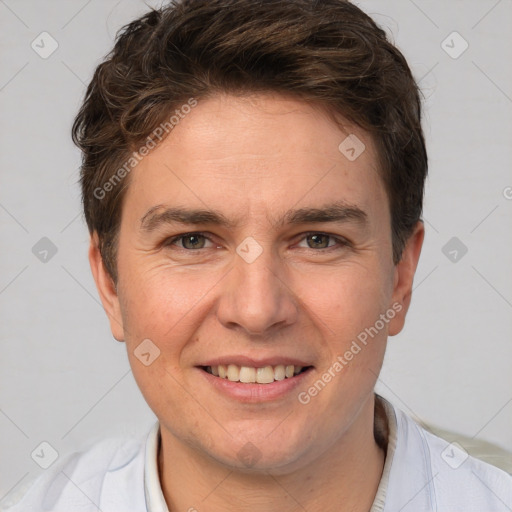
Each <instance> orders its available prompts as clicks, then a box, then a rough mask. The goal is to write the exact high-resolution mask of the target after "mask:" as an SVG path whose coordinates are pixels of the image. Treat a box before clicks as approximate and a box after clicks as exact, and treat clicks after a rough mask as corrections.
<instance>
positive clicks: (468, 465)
mask: <svg viewBox="0 0 512 512" xmlns="http://www.w3.org/2000/svg"><path fill="white" fill-rule="evenodd" d="M384 406H385V411H386V415H387V418H388V426H389V437H388V448H387V453H386V460H385V463H384V469H383V473H382V478H381V481H380V484H379V487H378V491H377V495H376V497H375V500H374V503H373V505H372V508H371V510H370V512H511V511H512V476H511V475H509V474H508V473H505V472H504V471H502V470H500V469H498V468H495V467H494V466H491V465H489V464H487V463H485V462H482V461H480V460H478V459H475V458H473V457H470V456H467V454H466V453H465V452H463V451H461V450H460V449H459V448H458V447H456V446H452V445H450V444H449V443H448V442H447V441H444V440H443V439H441V438H439V437H437V436H434V435H433V434H430V433H429V432H427V431H426V430H425V429H423V428H422V427H421V426H419V425H418V424H417V423H415V422H414V421H413V420H412V419H411V418H409V417H408V416H407V415H406V414H404V413H403V412H402V411H400V410H399V409H397V408H395V407H393V406H392V405H391V404H390V403H389V402H387V401H384ZM159 427H160V426H159V423H158V422H156V423H155V424H154V425H153V427H152V428H151V430H150V432H149V433H148V434H147V435H146V436H145V438H142V439H141V440H138V441H137V440H129V441H127V440H121V439H106V440H104V441H101V442H99V443H96V444H95V445H93V446H92V447H91V448H89V449H88V450H86V451H85V452H81V453H75V454H72V455H70V456H68V457H67V458H66V459H64V460H62V461H61V462H60V463H56V464H54V466H52V467H50V468H49V469H48V470H47V471H46V472H45V473H44V474H43V475H41V476H40V477H39V478H38V479H37V480H36V481H35V483H33V484H32V486H31V487H30V488H29V489H28V491H27V492H25V493H24V495H23V497H22V499H21V501H19V502H18V503H17V504H14V505H13V506H12V507H11V508H2V509H1V510H2V511H4V510H5V511H7V510H8V511H9V512H98V511H101V512H168V508H167V505H166V502H165V499H164V496H163V493H162V488H161V485H160V479H159V475H158V463H157V454H158V447H159V443H160V428H159ZM4 501H5V500H4ZM4 506H5V505H4ZM341 508H342V507H341V505H340V509H341Z"/></svg>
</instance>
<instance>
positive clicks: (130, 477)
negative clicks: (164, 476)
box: [1, 438, 145, 512]
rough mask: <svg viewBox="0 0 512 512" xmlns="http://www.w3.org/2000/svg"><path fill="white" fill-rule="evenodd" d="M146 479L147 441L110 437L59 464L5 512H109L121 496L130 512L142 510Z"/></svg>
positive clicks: (22, 492) (14, 498) (5, 506)
mask: <svg viewBox="0 0 512 512" xmlns="http://www.w3.org/2000/svg"><path fill="white" fill-rule="evenodd" d="M143 480H144V442H143V439H127V438H107V439H103V440H101V441H97V442H95V443H94V444H92V445H91V446H89V447H88V448H86V449H85V450H83V451H79V452H75V453H72V454H70V455H68V456H66V457H65V458H63V459H62V460H61V461H58V462H56V463H55V464H54V465H53V466H51V467H50V468H48V469H47V470H46V471H45V472H44V473H43V474H41V475H40V476H39V477H38V478H37V479H36V480H35V481H33V482H31V483H30V484H29V485H28V486H25V488H23V489H21V490H20V491H18V492H17V493H16V495H14V496H11V497H9V498H10V499H9V502H8V503H2V505H3V506H2V509H1V510H2V512H3V511H5V512H22V511H23V512H26V511H31V512H39V511H41V512H42V511H52V512H60V511H62V512H64V511H66V512H69V511H70V510H72V509H73V510H80V511H83V512H89V511H91V512H92V511H94V512H96V511H97V510H98V509H101V510H103V512H106V511H107V510H109V508H108V504H109V502H111V501H112V500H113V499H115V500H117V499H119V496H122V495H123V494H124V498H123V501H126V503H127V504H129V508H126V510H144V509H145V508H141V507H140V506H136V505H135V504H136V503H137V502H138V501H140V496H139V495H141V496H142V497H143V495H144V492H143V486H144V483H143ZM27 487H28V488H27ZM112 495H116V496H112ZM102 505H103V506H105V505H107V506H106V507H105V508H103V507H102ZM132 507H133V508H132Z"/></svg>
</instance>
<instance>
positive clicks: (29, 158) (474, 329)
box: [0, 0, 512, 499]
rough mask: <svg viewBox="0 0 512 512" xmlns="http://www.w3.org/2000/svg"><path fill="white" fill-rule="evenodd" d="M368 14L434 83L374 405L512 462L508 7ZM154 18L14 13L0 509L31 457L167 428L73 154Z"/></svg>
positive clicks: (8, 52)
mask: <svg viewBox="0 0 512 512" xmlns="http://www.w3.org/2000/svg"><path fill="white" fill-rule="evenodd" d="M150 4H151V5H153V6H156V5H158V4H157V2H152V3H150ZM359 4H360V5H361V6H362V7H363V8H364V9H365V10H366V11H367V12H369V13H370V14H372V15H374V18H375V19H376V20H377V21H378V22H379V23H381V24H382V25H384V26H385V27H386V30H387V31H388V32H389V33H391V34H392V37H393V39H394V40H395V41H396V42H397V44H398V46H399V47H400V48H401V49H402V51H403V52H404V54H405V55H406V57H407V59H408V61H409V63H410V65H411V67H412V69H413V71H414V74H415V76H416V77H417V78H418V80H420V81H421V86H422V88H423V90H424V93H425V95H426V100H425V107H426V117H425V130H426V137H427V142H428V149H429V156H430V177H429V179H428V185H427V191H426V204H425V220H426V230H427V234H426V241H425V246H424V249H423V254H422V257H421V261H420V265H419V268H418V271H417V275H416V281H415V291H414V296H413V303H412V307H411V310H410V313H409V317H408V323H407V326H406V328H405V330H404V331H403V332H402V333H401V334H400V335H399V336H397V337H395V338H391V339H390V342H389V348H388V353H387V356H386V361H385V367H384V370H383V372H382V375H381V378H380V379H379V383H378V390H379V391H380V392H381V393H382V394H383V395H384V396H386V397H387V398H389V399H390V400H391V401H392V402H393V403H395V404H396V405H397V406H399V407H400V408H402V409H403V410H405V411H406V412H408V413H409V414H410V415H412V416H413V417H415V418H417V419H421V420H423V421H425V422H427V423H430V424H434V425H437V426H440V427H444V428H446V429H449V430H453V431H455V432H458V433H461V434H464V435H466V436H469V437H473V436H476V437H477V438H480V439H484V440H487V441H490V442H493V443H495V444H497V445H499V446H501V447H503V448H507V449H509V450H512V372H511V366H512V365H511V363H512V343H511V339H512V337H511V334H512V325H511V324H512V322H511V308H512V266H511V262H512V254H511V253H512V240H511V236H510V233H511V230H510V227H511V226H510V225H511V219H512V200H511V198H512V188H507V187H512V175H511V172H510V169H511V162H512V154H511V153H512V150H511V141H512V123H511V114H512V99H511V96H512V89H511V83H512V80H511V79H512V69H511V64H510V63H511V62H512V44H511V43H512V36H511V32H510V26H511V20H512V2H511V0H500V1H496V0H472V1H471V0H465V1H455V0H451V1H450V0H448V1H446V0H435V1H434V0H425V1H423V0H415V1H414V2H413V1H412V0H394V1H386V2H384V1H362V2H359ZM148 5H149V4H148ZM145 10H146V6H145V5H144V3H143V2H141V1H137V0H123V1H118V0H106V1H99V0H90V1H86V0H83V1H82V0H73V1H69V0H67V1H64V0H46V1H44V2H41V1H36V0H0V48H1V56H0V108H1V114H0V140H1V145H2V146H1V147H2V150H1V151H0V167H1V171H0V173H1V180H2V181H1V187H0V236H1V240H2V245H1V248H2V250H1V251H0V326H1V327H0V336H1V338H0V340H1V356H0V364H1V380H0V383H1V393H0V431H1V436H0V450H1V456H0V499H1V498H2V497H3V496H6V495H7V494H8V493H10V491H11V490H15V489H18V488H19V487H20V486H22V485H24V484H25V483H26V482H27V481H30V480H31V479H33V478H34V477H35V476H37V474H38V473H40V472H42V471H43V470H42V469H40V468H39V466H38V465H37V464H36V463H35V462H34V460H32V458H31V456H30V454H31V452H32V451H33V450H34V449H35V448H36V447H37V446H39V444H40V443H41V442H42V441H47V442H49V443H50V444H51V445H52V446H53V447H54V448H55V449H56V450H57V451H58V452H59V453H60V454H61V456H62V455H63V454H67V453H69V452H70V451H74V450H77V449H80V448H82V447H85V446H86V445H88V444H90V443H91V442H93V441H94V440H96V439H100V438H103V437H105V436H109V435H128V436H132V435H135V436H138V435H142V434H143V433H144V432H146V431H147V430H148V428H149V427H150V425H151V424H152V423H153V422H154V421H155V417H154V415H153V413H152V412H151V411H150V410H149V408H148V406H147V405H146V404H145V402H144V400H143V398H142V396H141V394H140V392H139V390H138V388H137V386H136V384H135V382H134V379H133V376H132V374H131V371H130V369H129V365H128V360H127V356H126V352H125V346H124V344H121V343H118V342H116V341H115V340H114V339H113V338H112V336H111V334H110V330H109V326H108V323H107V319H106V316H105V314H104V312H103V310H102V308H101V305H100V303H99V299H98V296H97V293H96V289H95V286H94V282H93V279H92V277H91V274H90V270H89V266H88V261H87V245H88V233H87V230H86V227H85V224H84V222H83V220H82V217H81V211H80V198H79V189H78V186H77V178H78V166H79V163H80V155H79V152H78V150H77V149H76V148H75V147H74V146H73V145H72V143H71V140H70V128H71V123H72V119H73V116H74V115H75V113H76V112H77V109H78V107H79V104H80V101H81V99H82V97H83V94H84V90H85V85H86V84H87V83H88V81H89V80H90V78H91V76H92V73H93V70H94V68H95V67H96V66H97V65H98V64H99V62H100V60H101V58H102V57H103V56H104V55H105V54H106V53H107V51H108V50H110V48H111V45H112V43H113V37H114V35H115V32H116V30H117V29H118V28H119V27H120V26H122V25H123V24H125V23H127V22H128V21H130V20H132V19H133V18H134V17H135V16H138V15H140V14H142V13H143V12H144V11H145ZM43 31H47V32H49V33H50V34H51V36H52V37H53V38H54V39H55V40H56V41H57V42H58V45H59V47H58V49H57V50H56V51H55V52H54V53H53V54H52V55H51V56H50V57H48V58H47V59H43V58H41V57H40V56H39V55H38V54H37V53H36V52H35V51H34V50H33V49H32V48H31V43H32V41H33V40H36V42H37V41H39V40H40V38H39V39H38V36H39V34H40V33H41V32H43ZM453 31H457V32H458V33H460V35H461V36H462V37H463V38H464V39H465V40H466V41H467V42H468V43H469V47H468V49H467V50H466V51H465V52H464V53H463V54H462V55H460V56H459V57H458V58H457V59H454V58H452V57H450V56H449V55H448V54H447V53H446V52H445V51H444V49H443V48H442V46H441V43H442V41H443V40H445V39H446V38H447V36H448V35H449V34H451V33H452V32H453ZM460 43H461V41H460V40H457V39H456V38H455V39H453V36H452V37H451V38H449V39H448V40H447V43H445V44H448V45H449V46H453V48H452V49H451V51H452V52H457V51H459V50H460V49H461V48H462V47H461V46H460ZM46 47H47V48H48V46H46ZM507 197H508V198H507ZM454 236H455V237H457V238H458V239H459V240H460V241H461V242H462V243H463V244H464V245H465V246H467V248H468V252H467V254H465V255H464V256H463V257H460V253H459V260H458V261H456V262H452V261H450V259H448V258H447V257H446V256H445V254H443V252H442V248H443V247H444V246H445V244H446V243H447V242H448V241H449V240H450V239H451V238H452V237H454ZM42 237H48V238H49V239H51V240H52V242H53V243H54V244H55V245H56V247H57V248H58V252H57V254H56V255H55V256H53V257H52V258H51V259H49V261H47V262H46V263H43V262H41V261H39V259H37V258H36V257H35V255H34V254H33V253H32V247H33V246H34V245H35V244H36V242H38V241H39V240H40V239H41V238H42Z"/></svg>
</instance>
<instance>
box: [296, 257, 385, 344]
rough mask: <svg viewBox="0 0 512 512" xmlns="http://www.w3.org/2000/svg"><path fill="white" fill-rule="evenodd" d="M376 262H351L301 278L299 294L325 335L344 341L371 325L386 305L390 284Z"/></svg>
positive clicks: (340, 341)
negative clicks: (318, 321)
mask: <svg viewBox="0 0 512 512" xmlns="http://www.w3.org/2000/svg"><path fill="white" fill-rule="evenodd" d="M384 276H385V274H383V272H382V269H381V268H380V267H379V266H378V265H374V266H371V265H364V266H363V265H359V264H353V265H350V266H347V267H344V268H340V269H338V270H337V271H335V272H333V271H332V269H331V271H330V272H329V274H328V275H325V276H320V275H315V276H311V275H310V276H308V277H304V278H303V279H302V284H301V288H302V289H301V291H300V293H299V296H301V297H305V299H304V304H305V306H306V307H308V308H309V309H310V310H311V311H312V313H313V314H314V315H313V318H314V317H315V316H316V317H317V318H318V319H319V320H321V322H320V323H319V325H320V326H323V327H324V330H325V331H326V336H328V337H329V338H331V339H333V340H338V342H339V343H340V344H341V345H343V344H344V343H346V341H347V339H348V338H353V337H355V336H357V334H358V333H359V332H360V331H361V330H363V329H364V328H366V327H369V326H370V325H373V324H374V323H375V321H376V320H377V319H378V318H379V315H380V314H381V313H384V312H385V310H386V308H387V307H388V302H389V297H390V295H391V288H390V286H389V283H388V281H389V280H388V279H386V278H385V277H384Z"/></svg>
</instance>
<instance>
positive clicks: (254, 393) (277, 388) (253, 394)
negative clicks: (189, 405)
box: [197, 367, 313, 403]
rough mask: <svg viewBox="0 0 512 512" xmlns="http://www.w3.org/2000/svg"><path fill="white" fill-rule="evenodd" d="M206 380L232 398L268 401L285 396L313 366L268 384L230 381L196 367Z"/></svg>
mask: <svg viewBox="0 0 512 512" xmlns="http://www.w3.org/2000/svg"><path fill="white" fill-rule="evenodd" d="M197 370H198V371H199V373H201V374H202V375H203V376H204V378H205V379H206V380H207V382H208V383H209V384H210V385H212V386H213V387H214V388H215V389H217V390H218V391H219V392H221V393H222V394H224V395H227V396H229V397H230V398H234V399H236V400H238V401H240V402H246V403H254V402H269V401H272V400H278V399H281V398H285V397H287V396H288V395H290V393H291V392H292V391H293V390H294V389H295V388H296V387H297V386H299V385H300V384H301V383H303V381H304V379H306V378H308V376H309V374H310V373H311V370H313V368H312V367H311V368H308V369H307V370H306V371H305V372H302V373H299V374H298V375H294V376H293V377H289V378H286V379H283V380H275V381H274V382H272V383H270V384H257V383H254V384H253V383H251V384H244V383H243V382H232V381H230V380H228V379H221V378H220V377H216V376H215V375H212V374H211V373H208V372H206V371H205V370H203V369H201V368H197Z"/></svg>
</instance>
